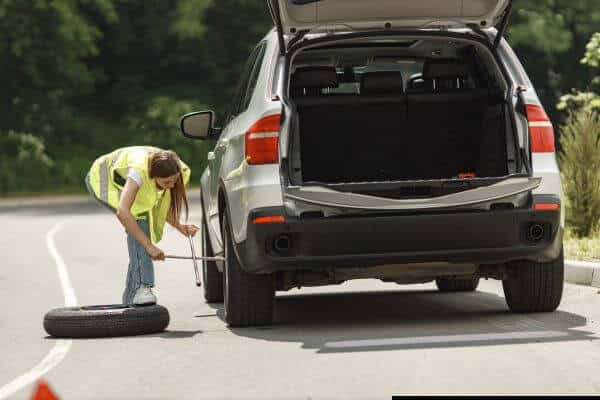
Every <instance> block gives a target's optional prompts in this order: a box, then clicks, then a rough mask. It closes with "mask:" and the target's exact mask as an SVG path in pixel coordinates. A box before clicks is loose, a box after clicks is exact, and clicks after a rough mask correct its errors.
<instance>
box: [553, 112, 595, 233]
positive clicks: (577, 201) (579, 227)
mask: <svg viewBox="0 0 600 400" xmlns="http://www.w3.org/2000/svg"><path fill="white" fill-rule="evenodd" d="M560 143H561V145H562V153H561V154H560V158H559V159H560V166H561V170H562V175H563V185H564V190H565V196H566V200H567V220H568V223H569V226H570V227H571V229H572V230H573V232H574V233H575V234H576V235H578V236H589V235H590V234H591V233H592V231H593V228H594V226H595V225H596V224H598V223H599V222H600V117H599V115H598V114H597V113H596V112H594V111H591V110H589V109H579V110H577V111H575V112H573V113H571V114H570V115H569V117H568V119H567V121H566V122H565V124H564V125H563V126H562V127H561V138H560Z"/></svg>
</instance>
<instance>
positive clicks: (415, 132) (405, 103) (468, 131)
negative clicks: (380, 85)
mask: <svg viewBox="0 0 600 400" xmlns="http://www.w3.org/2000/svg"><path fill="white" fill-rule="evenodd" d="M297 110H298V117H299V128H300V129H299V133H300V135H299V136H300V137H299V140H300V149H301V151H300V159H301V165H302V180H303V181H304V182H305V183H307V182H321V183H349V182H374V181H377V182H381V181H399V180H433V179H452V178H458V177H459V176H461V174H474V175H475V176H476V177H498V176H504V175H506V174H507V172H508V171H507V155H506V139H505V137H506V134H505V132H504V131H505V128H504V127H505V117H504V112H503V102H502V96H501V93H499V92H498V93H494V92H490V91H487V90H481V89H476V90H465V91H463V92H456V93H434V94H407V95H405V94H401V93H400V94H397V95H394V94H389V93H388V94H385V95H378V94H374V95H366V96H360V97H359V96H356V97H353V96H348V97H346V96H341V97H337V96H330V97H324V98H311V97H303V98H300V99H298V100H297Z"/></svg>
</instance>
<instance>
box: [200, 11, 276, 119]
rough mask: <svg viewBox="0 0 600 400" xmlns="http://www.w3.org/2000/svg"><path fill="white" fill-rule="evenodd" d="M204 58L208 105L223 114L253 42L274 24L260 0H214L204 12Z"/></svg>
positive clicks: (254, 43) (253, 44)
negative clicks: (208, 94) (208, 92)
mask: <svg viewBox="0 0 600 400" xmlns="http://www.w3.org/2000/svg"><path fill="white" fill-rule="evenodd" d="M204 25H205V27H206V34H205V35H204V47H203V51H204V54H203V61H204V65H205V66H206V69H207V75H208V78H209V79H207V80H206V82H205V84H208V85H209V86H210V89H211V98H210V100H211V105H212V106H214V107H215V108H216V111H217V112H218V113H219V114H220V115H223V114H224V112H225V110H226V109H227V106H228V105H229V102H230V101H231V96H232V95H233V91H234V90H235V86H236V83H237V81H238V80H239V78H240V76H239V75H240V73H241V69H242V67H243V66H244V63H245V61H246V59H247V58H248V56H249V55H250V53H251V51H252V49H253V48H254V46H255V45H256V43H257V42H258V41H259V40H260V39H261V38H262V37H263V36H264V35H266V34H267V32H268V31H269V29H270V28H271V27H272V26H273V21H272V20H271V17H270V16H269V12H268V10H267V6H266V2H265V1H263V0H217V1H214V2H213V3H212V4H211V5H210V6H209V7H208V8H207V9H206V11H205V13H204Z"/></svg>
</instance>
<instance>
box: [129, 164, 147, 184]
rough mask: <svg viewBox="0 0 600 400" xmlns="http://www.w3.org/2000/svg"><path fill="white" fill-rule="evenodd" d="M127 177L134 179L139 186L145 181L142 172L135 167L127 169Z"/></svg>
mask: <svg viewBox="0 0 600 400" xmlns="http://www.w3.org/2000/svg"><path fill="white" fill-rule="evenodd" d="M127 178H129V179H131V180H133V181H134V182H135V183H136V184H137V185H138V187H140V186H142V183H144V181H143V179H142V175H140V173H139V172H138V171H137V170H136V169H135V168H131V167H129V168H128V169H127Z"/></svg>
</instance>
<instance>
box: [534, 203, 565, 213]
mask: <svg viewBox="0 0 600 400" xmlns="http://www.w3.org/2000/svg"><path fill="white" fill-rule="evenodd" d="M533 209H534V210H535V211H558V210H560V204H558V203H536V204H535V205H534V206H533Z"/></svg>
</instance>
